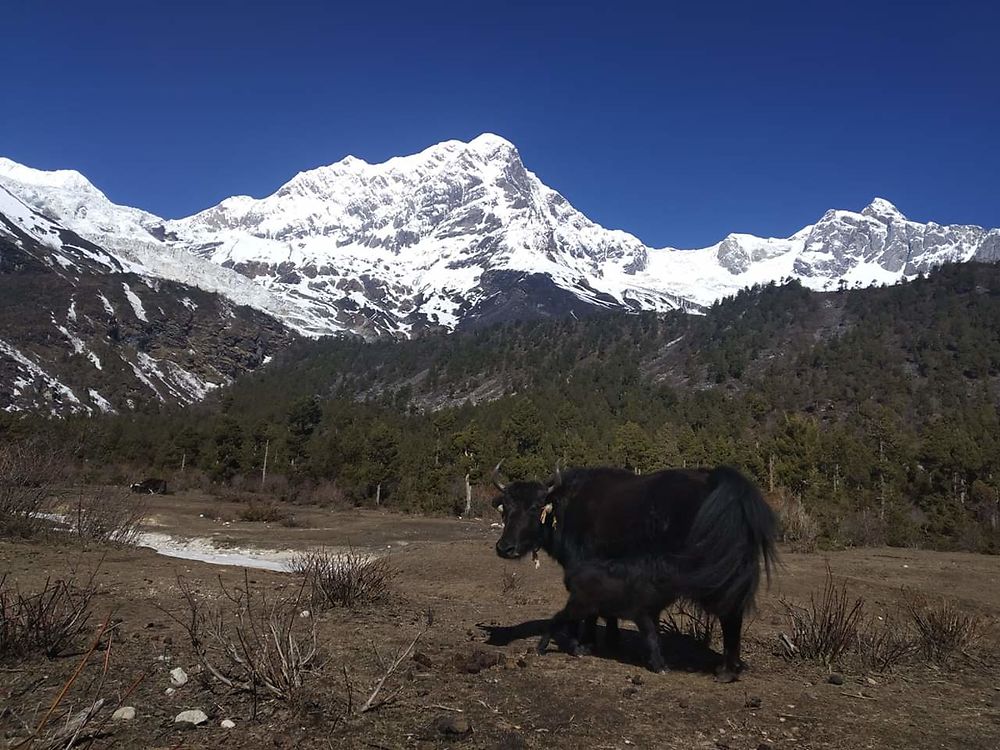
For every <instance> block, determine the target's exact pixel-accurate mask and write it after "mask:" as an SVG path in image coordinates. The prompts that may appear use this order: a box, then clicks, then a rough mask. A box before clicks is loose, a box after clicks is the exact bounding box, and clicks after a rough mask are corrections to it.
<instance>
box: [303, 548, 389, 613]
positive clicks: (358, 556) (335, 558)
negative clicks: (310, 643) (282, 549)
mask: <svg viewBox="0 0 1000 750" xmlns="http://www.w3.org/2000/svg"><path fill="white" fill-rule="evenodd" d="M290 567H291V569H292V570H293V571H294V572H296V573H298V574H300V575H302V576H303V578H304V581H305V585H306V590H307V592H308V594H309V600H310V602H311V603H312V606H313V607H314V608H315V609H325V608H327V607H356V606H360V605H365V604H376V603H378V602H382V601H385V600H386V599H387V598H388V596H389V590H390V588H391V586H392V580H393V578H394V577H395V569H394V568H393V567H392V565H391V564H390V562H389V559H388V558H386V557H376V556H373V555H369V554H366V553H363V552H358V551H356V550H353V549H350V550H347V551H346V552H336V551H334V550H329V549H318V550H310V551H309V552H303V553H302V554H300V555H297V556H296V557H295V558H294V559H293V560H292V563H291V566H290Z"/></svg>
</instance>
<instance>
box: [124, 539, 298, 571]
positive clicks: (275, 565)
mask: <svg viewBox="0 0 1000 750" xmlns="http://www.w3.org/2000/svg"><path fill="white" fill-rule="evenodd" d="M137 544H138V545H139V546H141V547H149V548H151V549H154V550H156V552H157V553H159V554H161V555H163V556H164V557H177V558H180V559H182V560H197V561H198V562H204V563H211V564H212V565H232V566H235V567H238V568H260V569H262V570H277V571H287V570H288V569H289V564H290V563H291V561H292V558H294V557H295V554H296V553H295V552H293V551H292V550H274V549H261V548H259V547H218V546H216V545H215V544H213V543H212V541H211V540H210V539H205V538H203V537H196V538H194V539H180V538H178V537H174V536H171V535H170V534H162V533H160V532H157V531H147V532H143V533H142V534H140V535H139V539H138V541H137Z"/></svg>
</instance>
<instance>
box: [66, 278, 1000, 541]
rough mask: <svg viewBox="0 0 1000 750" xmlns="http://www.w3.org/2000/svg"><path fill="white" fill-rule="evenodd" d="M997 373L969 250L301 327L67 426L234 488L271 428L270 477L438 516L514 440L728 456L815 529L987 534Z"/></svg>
mask: <svg viewBox="0 0 1000 750" xmlns="http://www.w3.org/2000/svg"><path fill="white" fill-rule="evenodd" d="M998 373H1000V269H998V268H996V267H994V266H991V265H976V264H966V265H956V266H949V267H946V268H944V269H942V270H940V271H938V272H937V273H935V274H934V275H932V276H930V277H928V278H922V279H918V280H915V281H913V282H911V283H908V284H904V285H900V286H895V287H887V288H884V289H874V290H864V291H860V290H859V291H843V292H835V293H829V294H816V293H812V292H809V291H807V290H805V289H803V288H802V287H801V286H800V285H799V284H797V283H792V284H788V285H786V286H782V287H776V286H769V287H765V288H760V289H755V290H751V291H747V292H743V293H741V294H740V295H738V296H737V297H736V298H734V299H730V300H727V301H725V302H722V303H719V304H717V305H715V306H714V307H713V308H712V309H711V310H709V311H708V313H707V314H706V315H705V316H689V315H684V314H681V313H670V314H667V315H664V316H659V315H655V314H639V315H623V314H617V315H615V314H612V315H605V316H594V317H590V318H586V319H581V320H561V321H550V322H544V323H543V322H524V323H516V324H510V325H504V326H498V327H493V328H487V329H484V330H481V331H474V332H469V333H460V334H458V335H453V336H448V337H428V338H425V339H420V340H415V341H405V342H389V341H378V342H371V343H364V342H356V341H335V340H322V341H318V342H305V343H301V342H300V343H299V344H297V345H295V346H294V347H292V348H290V349H289V350H288V351H287V352H286V353H285V354H283V355H282V356H281V358H280V359H278V360H276V361H275V362H274V363H272V364H271V365H270V366H269V367H267V368H265V369H264V370H261V371H259V372H256V373H254V374H252V375H249V376H248V377H245V378H242V379H240V380H239V381H238V382H237V383H236V384H235V385H234V386H233V387H232V388H230V389H226V390H225V391H224V392H223V393H222V394H221V396H220V397H219V398H218V399H217V400H215V401H214V402H213V403H211V404H205V405H202V406H198V407H193V408H190V409H187V410H184V411H180V412H168V413H166V414H162V415H160V416H158V417H157V418H156V419H155V420H150V419H146V418H142V417H126V418H118V419H112V420H104V421H100V422H97V423H95V422H93V421H92V420H87V421H84V422H70V424H69V425H65V426H64V427H63V428H62V432H63V433H65V434H73V433H74V431H85V432H86V434H87V440H86V441H85V442H86V443H87V445H88V448H87V449H86V455H87V456H88V457H89V458H91V459H101V460H102V461H104V460H107V459H109V458H113V459H115V460H118V461H125V462H129V463H131V464H134V465H146V466H157V467H159V470H162V471H171V470H174V469H176V468H177V467H178V466H179V465H180V463H181V461H182V457H183V460H184V462H185V463H186V465H187V466H188V467H193V466H194V467H200V468H201V469H203V470H204V471H205V472H207V475H208V477H209V478H211V479H212V480H214V481H216V482H223V483H228V484H234V485H235V486H237V487H254V486H257V485H256V480H254V479H252V477H254V476H259V473H260V471H261V468H262V461H263V456H264V452H265V446H267V448H268V456H269V464H268V471H269V473H270V474H271V477H272V479H271V480H269V481H270V482H272V484H271V485H270V486H272V487H273V488H275V491H276V492H277V493H278V494H279V495H284V496H286V497H289V498H309V497H313V498H314V499H315V498H316V497H321V496H322V497H326V498H330V497H336V498H341V499H343V500H345V501H348V502H357V503H362V504H369V503H372V502H373V501H374V497H375V496H376V495H379V497H381V499H382V501H383V502H384V503H386V504H388V505H390V506H393V507H398V508H401V509H410V510H417V509H420V510H425V511H427V510H429V511H442V510H450V509H452V508H461V507H462V506H463V505H464V497H465V490H464V489H463V478H464V477H465V476H466V475H467V474H468V477H469V481H470V483H471V484H472V485H475V484H477V482H484V481H485V480H486V477H487V473H488V468H489V467H491V466H492V465H493V464H494V463H496V461H497V460H499V459H501V458H503V459H504V460H505V464H504V465H505V468H506V470H507V471H508V472H509V474H510V475H511V476H536V477H542V476H546V475H548V474H549V473H550V472H551V468H552V466H553V465H554V463H555V461H556V459H557V458H558V459H563V460H564V461H565V462H567V463H570V464H598V463H605V462H607V463H614V464H617V465H622V466H628V467H631V468H633V469H635V470H637V471H650V470H653V469H655V468H658V467H661V466H672V465H714V464H719V463H733V464H736V465H739V466H741V467H744V468H745V469H747V470H748V471H750V472H751V473H753V474H754V475H755V476H756V478H757V479H758V481H759V482H760V483H761V484H762V485H763V486H764V487H765V489H767V490H768V491H769V492H770V493H771V495H772V497H773V498H774V499H775V502H777V503H779V504H781V505H782V506H783V507H785V509H786V511H787V513H790V514H792V515H794V514H797V513H800V512H802V511H804V513H803V515H802V518H801V519H800V522H801V525H802V528H801V529H799V531H796V532H794V533H796V534H801V535H803V536H805V537H811V536H815V535H816V534H819V535H821V536H822V537H823V538H825V539H826V540H827V541H828V542H829V543H834V544H841V543H843V544H850V543H861V542H864V543H872V542H891V543H896V544H931V545H935V546H962V547H968V548H974V549H995V548H996V545H997V542H998V534H997V524H998V521H1000V503H998V499H1000V465H998V460H1000V459H998V456H1000V444H998V440H1000V418H998V409H997V405H998ZM275 482H276V483H277V484H275ZM318 488H325V489H323V490H322V491H320V489H318ZM380 488H381V489H380ZM317 492H318V493H319V494H318V495H317V494H316V493H317Z"/></svg>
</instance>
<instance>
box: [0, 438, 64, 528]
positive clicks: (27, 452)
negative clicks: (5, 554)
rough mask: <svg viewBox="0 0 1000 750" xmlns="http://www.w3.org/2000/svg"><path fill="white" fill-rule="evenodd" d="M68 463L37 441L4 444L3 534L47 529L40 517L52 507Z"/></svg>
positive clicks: (0, 453) (0, 448) (0, 459)
mask: <svg viewBox="0 0 1000 750" xmlns="http://www.w3.org/2000/svg"><path fill="white" fill-rule="evenodd" d="M66 466H67V463H66V461H65V460H63V458H62V456H60V455H59V454H58V453H57V452H55V451H53V450H51V449H47V448H45V447H44V446H41V445H39V444H37V443H33V442H25V443H8V444H6V445H0V534H3V535H14V536H31V535H32V534H33V533H35V532H37V531H39V530H40V529H43V528H45V525H44V524H41V523H39V522H38V516H39V514H41V513H43V512H45V511H46V510H48V508H49V502H50V497H51V495H52V492H53V489H54V487H55V485H56V484H58V483H59V482H60V481H61V480H62V479H63V478H64V477H65V475H66Z"/></svg>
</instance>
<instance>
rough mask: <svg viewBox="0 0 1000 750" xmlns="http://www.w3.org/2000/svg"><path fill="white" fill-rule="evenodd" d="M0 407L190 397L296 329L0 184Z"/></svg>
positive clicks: (80, 408)
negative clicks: (158, 270) (128, 252)
mask: <svg viewBox="0 0 1000 750" xmlns="http://www.w3.org/2000/svg"><path fill="white" fill-rule="evenodd" d="M0 290H2V293H0V409H2V410H5V411H42V412H44V413H50V414H54V415H67V414H74V413H79V414H88V413H90V414H95V413H101V412H115V411H122V410H128V409H134V408H139V407H141V406H143V405H145V404H147V403H148V402H151V401H152V402H157V403H173V404H176V403H181V404H185V403H191V402H194V401H197V400H200V399H202V398H204V397H205V396H206V395H207V394H208V393H210V392H212V391H213V390H215V389H216V388H218V387H219V386H221V385H224V384H226V383H229V382H231V381H232V380H233V379H235V378H236V377H238V376H240V375H242V374H244V373H246V372H249V371H251V370H254V369H256V368H257V367H260V366H261V365H263V364H264V363H265V362H266V361H267V359H268V358H269V357H271V356H273V355H274V354H276V353H278V352H280V351H281V350H283V349H284V348H285V347H286V346H288V345H289V344H290V343H291V342H292V341H293V340H294V339H295V338H296V336H295V334H294V333H292V332H291V331H289V330H288V329H287V328H286V327H285V326H284V325H283V324H281V323H280V322H278V321H277V320H275V319H274V318H272V317H270V316H268V315H266V314H264V313H261V312H259V311H257V310H254V309H252V308H248V307H241V306H238V305H236V304H234V303H233V302H232V301H230V300H229V299H226V298H225V297H221V296H219V295H217V294H212V293H210V292H205V291H203V290H201V289H198V288H194V287H188V286H184V285H181V284H176V283H173V282H169V281H163V280H160V279H152V278H148V277H145V276H139V275H137V274H135V273H131V272H129V270H128V269H127V267H125V266H123V264H121V263H120V262H118V261H117V260H116V259H115V258H114V257H112V256H111V255H109V254H108V253H106V252H105V251H104V250H103V249H102V248H100V247H98V246H96V245H94V244H93V243H91V242H88V241H86V240H83V239H82V238H80V237H77V236H76V235H75V234H74V233H72V232H70V231H69V230H67V229H65V228H63V227H60V226H59V225H57V224H55V223H54V222H52V221H50V220H48V219H46V218H45V217H42V216H40V215H38V214H36V213H34V212H32V211H30V210H28V209H27V208H26V207H24V206H23V204H20V205H19V204H16V203H15V202H14V201H13V199H12V198H11V197H10V196H9V194H6V193H4V192H3V191H2V189H0Z"/></svg>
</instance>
